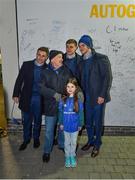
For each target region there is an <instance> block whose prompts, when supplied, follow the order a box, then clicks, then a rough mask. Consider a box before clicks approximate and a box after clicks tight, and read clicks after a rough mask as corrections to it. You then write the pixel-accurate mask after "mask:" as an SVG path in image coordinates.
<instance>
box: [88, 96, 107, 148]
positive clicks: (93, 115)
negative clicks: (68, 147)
mask: <svg viewBox="0 0 135 180" xmlns="http://www.w3.org/2000/svg"><path fill="white" fill-rule="evenodd" d="M104 111H105V104H102V105H96V106H94V107H91V106H90V103H89V101H87V99H86V102H85V118H86V129H87V135H88V143H89V144H91V145H94V146H95V147H96V148H97V149H99V148H100V146H101V144H102V141H101V134H102V130H103V121H104V120H103V117H104Z"/></svg>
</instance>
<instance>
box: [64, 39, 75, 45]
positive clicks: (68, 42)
mask: <svg viewBox="0 0 135 180" xmlns="http://www.w3.org/2000/svg"><path fill="white" fill-rule="evenodd" d="M71 43H73V44H74V45H75V46H77V41H76V40H75V39H68V40H67V41H66V45H67V44H71Z"/></svg>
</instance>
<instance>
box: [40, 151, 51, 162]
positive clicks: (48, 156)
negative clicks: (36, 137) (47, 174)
mask: <svg viewBox="0 0 135 180" xmlns="http://www.w3.org/2000/svg"><path fill="white" fill-rule="evenodd" d="M42 160H43V162H46V163H48V162H49V161H50V154H49V153H44V154H43V156H42Z"/></svg>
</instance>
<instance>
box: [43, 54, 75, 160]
mask: <svg viewBox="0 0 135 180" xmlns="http://www.w3.org/2000/svg"><path fill="white" fill-rule="evenodd" d="M49 59H50V63H49V65H48V67H47V68H46V69H45V70H44V71H43V73H42V80H41V90H40V92H41V94H42V95H43V97H44V112H45V125H46V129H45V143H44V154H43V157H42V158H43V162H46V163H47V162H49V160H50V153H51V151H52V147H53V140H54V128H55V125H56V123H57V113H58V101H59V100H60V98H61V95H62V94H64V89H65V85H66V83H67V81H68V79H69V78H70V77H72V74H71V72H70V70H69V69H68V68H67V67H66V66H65V65H63V52H61V51H57V50H51V51H50V53H49ZM63 143H64V142H63ZM58 144H59V138H58Z"/></svg>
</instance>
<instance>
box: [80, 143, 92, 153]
mask: <svg viewBox="0 0 135 180" xmlns="http://www.w3.org/2000/svg"><path fill="white" fill-rule="evenodd" d="M91 147H93V145H91V144H89V143H87V144H85V145H84V146H83V147H82V148H81V150H83V151H88V150H89V149H90V148H91Z"/></svg>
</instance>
